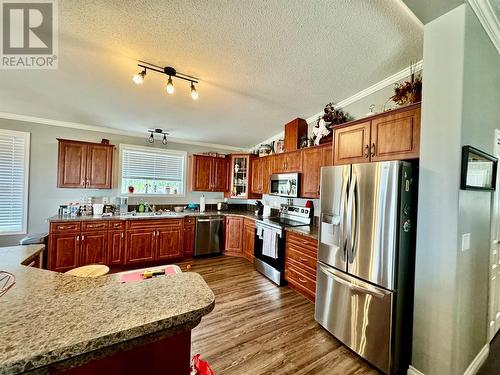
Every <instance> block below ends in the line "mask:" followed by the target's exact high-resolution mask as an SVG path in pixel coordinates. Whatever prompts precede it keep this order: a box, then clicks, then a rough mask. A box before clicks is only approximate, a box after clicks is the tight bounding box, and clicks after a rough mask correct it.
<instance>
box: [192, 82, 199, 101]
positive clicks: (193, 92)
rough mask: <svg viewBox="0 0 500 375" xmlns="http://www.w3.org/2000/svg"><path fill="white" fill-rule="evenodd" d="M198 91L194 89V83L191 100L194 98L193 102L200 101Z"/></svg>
mask: <svg viewBox="0 0 500 375" xmlns="http://www.w3.org/2000/svg"><path fill="white" fill-rule="evenodd" d="M198 96H199V95H198V91H196V88H195V87H194V83H193V82H191V98H193V100H197V99H198Z"/></svg>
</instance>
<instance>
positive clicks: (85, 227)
mask: <svg viewBox="0 0 500 375" xmlns="http://www.w3.org/2000/svg"><path fill="white" fill-rule="evenodd" d="M107 229H108V222H107V221H83V222H82V232H91V231H95V230H107Z"/></svg>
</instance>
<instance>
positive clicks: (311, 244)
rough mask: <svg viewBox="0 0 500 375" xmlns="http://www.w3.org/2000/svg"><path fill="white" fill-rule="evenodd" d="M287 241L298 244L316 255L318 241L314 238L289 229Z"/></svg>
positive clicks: (300, 247) (312, 254)
mask: <svg viewBox="0 0 500 375" xmlns="http://www.w3.org/2000/svg"><path fill="white" fill-rule="evenodd" d="M286 242H287V244H290V245H295V246H298V247H299V249H304V250H305V251H307V252H308V253H310V254H311V256H313V257H315V256H316V253H317V247H318V241H317V240H315V239H314V238H311V237H307V236H303V235H300V234H297V233H294V232H290V231H288V232H287V234H286Z"/></svg>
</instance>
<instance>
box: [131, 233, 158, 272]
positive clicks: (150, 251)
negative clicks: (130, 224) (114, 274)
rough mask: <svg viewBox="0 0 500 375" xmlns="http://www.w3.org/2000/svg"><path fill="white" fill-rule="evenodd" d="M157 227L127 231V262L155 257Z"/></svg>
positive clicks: (145, 260) (140, 261) (150, 259)
mask: <svg viewBox="0 0 500 375" xmlns="http://www.w3.org/2000/svg"><path fill="white" fill-rule="evenodd" d="M155 233H156V229H134V230H129V231H128V232H127V247H126V253H127V256H126V263H128V264H130V263H142V262H149V261H152V260H154V259H155Z"/></svg>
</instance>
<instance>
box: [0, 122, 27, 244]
mask: <svg viewBox="0 0 500 375" xmlns="http://www.w3.org/2000/svg"><path fill="white" fill-rule="evenodd" d="M0 133H2V134H7V135H11V136H16V137H21V138H24V197H23V200H24V204H23V226H22V229H21V230H20V231H14V232H0V236H12V235H16V234H26V233H28V205H29V201H28V199H29V176H30V148H31V133H28V132H20V131H17V130H9V129H0Z"/></svg>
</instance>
